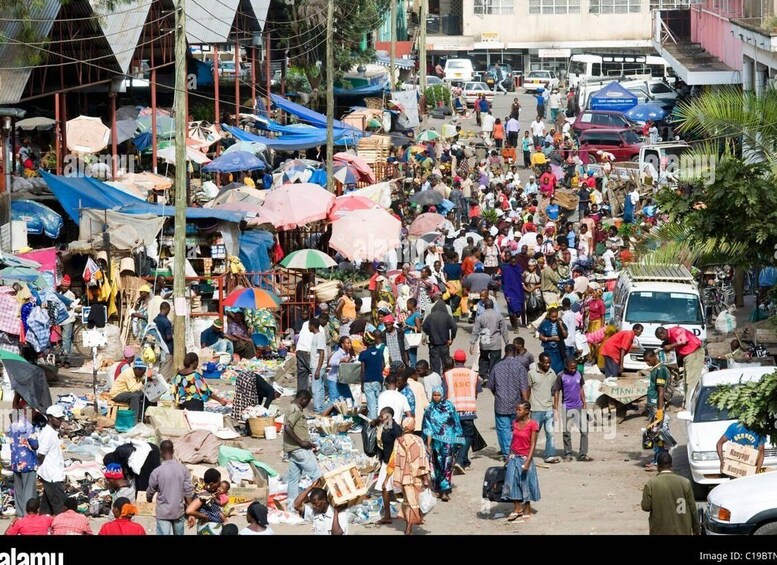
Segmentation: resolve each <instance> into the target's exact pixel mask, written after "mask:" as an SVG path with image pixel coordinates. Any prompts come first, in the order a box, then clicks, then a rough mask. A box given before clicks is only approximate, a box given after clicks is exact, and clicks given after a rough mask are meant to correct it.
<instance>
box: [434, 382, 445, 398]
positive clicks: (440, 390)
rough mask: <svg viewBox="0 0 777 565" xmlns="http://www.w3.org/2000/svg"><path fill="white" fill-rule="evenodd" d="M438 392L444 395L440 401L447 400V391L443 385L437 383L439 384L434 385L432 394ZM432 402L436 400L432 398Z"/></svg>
mask: <svg viewBox="0 0 777 565" xmlns="http://www.w3.org/2000/svg"><path fill="white" fill-rule="evenodd" d="M436 393H440V396H441V397H442V398H441V399H440V402H444V401H445V391H444V390H443V388H442V386H441V385H437V386H434V387H432V396H434V395H435V394H436ZM432 402H434V400H432Z"/></svg>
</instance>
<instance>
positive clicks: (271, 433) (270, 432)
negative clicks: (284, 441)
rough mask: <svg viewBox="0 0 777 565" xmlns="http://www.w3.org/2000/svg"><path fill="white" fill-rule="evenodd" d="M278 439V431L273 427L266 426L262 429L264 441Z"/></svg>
mask: <svg viewBox="0 0 777 565" xmlns="http://www.w3.org/2000/svg"><path fill="white" fill-rule="evenodd" d="M276 437H278V430H276V429H275V426H267V427H266V428H265V429H264V439H275V438H276Z"/></svg>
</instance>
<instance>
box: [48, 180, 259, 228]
mask: <svg viewBox="0 0 777 565" xmlns="http://www.w3.org/2000/svg"><path fill="white" fill-rule="evenodd" d="M40 174H41V176H42V177H43V180H44V181H46V184H47V185H48V187H49V188H50V189H51V192H53V193H54V196H56V197H57V200H59V203H60V204H61V205H62V208H64V210H65V212H66V213H67V215H68V216H70V217H71V218H72V219H73V221H74V222H76V223H78V221H79V214H78V211H79V210H80V209H82V208H93V209H95V210H116V211H119V212H124V213H126V214H154V215H156V216H174V215H175V207H174V206H162V205H161V204H151V203H149V202H146V201H145V200H141V199H140V198H136V197H134V196H131V195H130V194H127V193H126V192H122V191H121V190H119V189H117V188H114V187H112V186H111V185H109V184H105V183H104V182H100V181H99V180H97V179H94V178H90V177H61V176H57V175H52V174H51V173H47V172H46V171H40ZM243 216H245V214H244V213H243V212H235V211H229V210H217V209H213V208H187V209H186V218H187V219H191V220H196V219H204V218H215V219H217V220H225V221H227V222H239V221H240V220H242V219H243Z"/></svg>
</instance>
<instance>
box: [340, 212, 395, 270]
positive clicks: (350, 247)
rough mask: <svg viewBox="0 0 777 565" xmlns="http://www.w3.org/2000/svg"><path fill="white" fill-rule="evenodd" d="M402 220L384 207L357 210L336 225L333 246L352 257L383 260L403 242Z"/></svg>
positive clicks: (365, 259)
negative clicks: (400, 235)
mask: <svg viewBox="0 0 777 565" xmlns="http://www.w3.org/2000/svg"><path fill="white" fill-rule="evenodd" d="M401 229H402V222H400V221H399V220H397V219H396V218H395V217H394V216H392V215H391V214H389V213H388V212H387V211H386V210H384V209H382V208H373V209H371V210H356V211H354V212H350V213H348V214H346V215H345V216H344V217H343V218H340V219H339V220H337V221H336V222H334V223H333V224H332V238H331V239H330V240H329V245H331V246H332V247H333V248H334V249H336V250H337V251H339V252H340V253H342V254H343V255H345V256H346V257H347V258H348V259H352V260H360V261H380V260H383V258H384V256H385V255H386V253H388V252H389V251H391V250H392V249H396V248H397V247H398V246H399V243H400V237H399V232H400V230H401Z"/></svg>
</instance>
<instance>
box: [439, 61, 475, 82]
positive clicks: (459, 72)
mask: <svg viewBox="0 0 777 565" xmlns="http://www.w3.org/2000/svg"><path fill="white" fill-rule="evenodd" d="M474 74H475V69H474V68H473V67H472V61H470V60H469V59H448V60H447V61H445V82H450V83H457V84H458V83H464V82H470V81H471V80H472V77H473V76H474Z"/></svg>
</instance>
